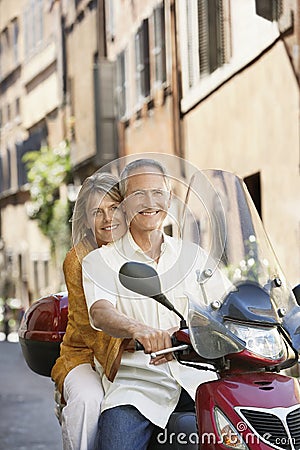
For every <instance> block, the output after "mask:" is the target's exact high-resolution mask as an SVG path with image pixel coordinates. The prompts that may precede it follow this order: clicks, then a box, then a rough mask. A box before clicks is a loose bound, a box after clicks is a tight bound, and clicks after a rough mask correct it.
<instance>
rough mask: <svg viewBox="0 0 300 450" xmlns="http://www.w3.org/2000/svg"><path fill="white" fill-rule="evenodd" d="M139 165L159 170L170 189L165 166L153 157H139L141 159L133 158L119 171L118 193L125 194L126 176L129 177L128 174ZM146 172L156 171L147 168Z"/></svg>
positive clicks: (139, 166)
mask: <svg viewBox="0 0 300 450" xmlns="http://www.w3.org/2000/svg"><path fill="white" fill-rule="evenodd" d="M141 167H150V168H152V169H156V170H158V171H159V172H161V174H162V175H163V177H164V180H165V183H166V187H167V189H168V190H170V189H171V187H170V181H169V179H168V176H167V171H166V168H165V167H164V166H163V165H162V164H161V163H160V162H159V161H157V160H155V159H150V158H141V159H135V160H134V161H131V162H130V163H128V164H127V166H125V167H124V169H123V170H122V172H121V175H120V182H119V189H120V193H121V195H122V196H123V197H124V196H125V194H126V191H127V182H128V178H129V177H130V175H131V174H132V173H133V172H135V171H136V169H139V168H141ZM140 173H143V172H140ZM146 173H157V172H156V171H155V172H153V171H151V170H149V171H147V172H146Z"/></svg>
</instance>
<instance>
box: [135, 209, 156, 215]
mask: <svg viewBox="0 0 300 450" xmlns="http://www.w3.org/2000/svg"><path fill="white" fill-rule="evenodd" d="M159 212H160V209H156V210H155V211H140V212H139V214H141V215H142V216H155V215H156V214H158V213H159Z"/></svg>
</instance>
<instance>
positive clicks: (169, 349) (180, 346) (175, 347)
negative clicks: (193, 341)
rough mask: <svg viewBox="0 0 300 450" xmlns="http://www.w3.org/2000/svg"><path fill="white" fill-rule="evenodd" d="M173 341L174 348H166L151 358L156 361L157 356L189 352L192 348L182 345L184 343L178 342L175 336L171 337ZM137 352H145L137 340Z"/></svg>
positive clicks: (152, 354)
mask: <svg viewBox="0 0 300 450" xmlns="http://www.w3.org/2000/svg"><path fill="white" fill-rule="evenodd" d="M171 340H172V344H173V347H169V348H164V349H163V350H159V351H157V352H153V353H151V354H150V356H151V358H152V359H154V358H156V357H157V356H161V355H165V354H166V353H171V352H175V351H183V350H187V349H188V348H189V347H190V345H188V344H182V343H180V342H178V341H177V339H176V338H175V337H174V336H172V337H171ZM176 344H177V345H176ZM135 350H136V351H140V350H145V349H144V346H143V345H142V344H141V343H140V342H139V341H137V340H136V341H135Z"/></svg>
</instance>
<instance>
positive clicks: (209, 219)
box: [183, 170, 299, 358]
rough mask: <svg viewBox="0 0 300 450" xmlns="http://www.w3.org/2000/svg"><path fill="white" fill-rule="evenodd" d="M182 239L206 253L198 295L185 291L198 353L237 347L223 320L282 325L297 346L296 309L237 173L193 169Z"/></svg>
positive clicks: (216, 354) (219, 353) (222, 352)
mask: <svg viewBox="0 0 300 450" xmlns="http://www.w3.org/2000/svg"><path fill="white" fill-rule="evenodd" d="M183 239H184V240H189V241H193V242H194V243H196V244H197V245H199V246H200V247H201V248H202V249H203V250H204V251H205V253H206V255H207V258H206V263H205V264H204V265H203V266H202V267H201V270H199V271H198V284H199V287H200V289H199V295H197V296H195V295H193V294H191V295H190V296H189V300H190V310H189V325H190V333H191V338H192V342H193V344H194V346H195V347H196V348H198V349H200V352H201V354H202V356H206V357H208V355H209V356H210V357H211V358H217V357H220V356H224V355H225V354H226V353H231V352H236V351H240V350H241V349H242V348H243V347H242V346H241V344H240V343H239V342H238V341H237V340H235V339H234V336H233V335H232V333H231V332H230V331H228V329H227V328H225V327H224V326H223V323H224V321H226V320H231V321H238V322H247V323H249V322H250V323H254V324H256V325H258V324H262V323H263V324H265V325H266V326H272V325H276V326H277V325H282V326H283V327H284V328H285V329H286V331H287V332H288V333H289V334H290V336H291V339H292V340H293V343H294V344H295V345H294V346H296V347H297V348H298V347H299V342H298V341H299V338H298V337H297V336H298V335H299V330H298V325H297V323H296V320H295V318H294V316H295V312H296V313H297V314H296V316H297V317H298V320H299V315H298V314H299V307H298V306H297V304H296V300H295V297H294V295H293V293H292V290H291V288H290V286H289V285H288V282H287V280H286V278H285V276H284V274H283V272H282V270H281V268H280V266H279V263H278V261H277V258H276V256H275V254H274V251H273V249H272V247H271V245H270V242H269V240H268V237H267V235H266V233H265V230H264V228H263V225H262V222H261V219H260V217H259V215H258V213H257V210H256V208H255V206H254V204H253V201H252V199H251V196H250V194H249V193H248V191H247V188H246V186H245V184H244V183H243V181H242V180H241V179H240V178H239V177H237V176H236V175H234V174H232V173H229V172H225V171H221V170H204V171H201V172H197V173H195V174H194V175H193V177H192V179H191V183H190V186H189V190H188V194H187V198H186V203H185V214H184V225H183ZM298 323H299V322H298ZM212 336H215V341H214V339H212ZM200 339H201V344H199V340H200Z"/></svg>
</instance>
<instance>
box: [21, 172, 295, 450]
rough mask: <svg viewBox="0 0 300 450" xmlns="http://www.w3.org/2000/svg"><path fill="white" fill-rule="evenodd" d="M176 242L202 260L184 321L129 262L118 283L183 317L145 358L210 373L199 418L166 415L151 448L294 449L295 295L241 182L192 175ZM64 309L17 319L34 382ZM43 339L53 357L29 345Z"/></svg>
mask: <svg viewBox="0 0 300 450" xmlns="http://www.w3.org/2000/svg"><path fill="white" fill-rule="evenodd" d="M181 237H182V241H183V245H184V242H185V241H188V242H192V243H194V245H196V246H199V247H201V248H202V249H203V250H204V251H205V253H206V255H207V258H206V260H205V263H204V264H203V265H202V266H197V265H195V266H193V265H191V267H189V268H188V269H189V270H191V271H193V272H194V276H195V278H196V280H197V283H198V288H199V289H198V292H197V294H195V293H194V292H193V293H190V292H188V291H187V292H186V296H187V297H188V300H189V313H188V316H187V317H183V316H182V314H181V313H180V312H179V311H177V310H175V309H174V306H173V305H172V303H171V302H170V301H168V299H167V292H164V286H162V285H161V281H160V278H159V277H158V275H157V274H156V273H155V271H154V269H153V268H151V267H150V266H146V265H142V264H140V263H135V262H128V263H126V264H125V265H124V266H123V267H122V268H121V270H120V274H119V277H120V281H121V283H122V284H123V285H124V286H125V287H126V288H127V289H130V290H132V291H134V292H137V293H139V294H141V295H143V296H146V297H149V301H153V300H151V298H152V299H154V300H155V301H158V302H160V303H161V304H163V305H164V306H165V307H167V308H168V309H169V310H170V314H174V313H176V314H177V315H178V316H179V317H180V329H179V330H178V331H177V332H176V333H174V335H173V337H172V339H173V346H172V348H169V349H164V350H161V351H160V352H157V353H156V354H153V355H152V357H155V356H157V355H159V354H163V353H166V352H173V354H174V356H175V357H176V358H177V359H178V361H179V362H180V363H181V364H185V365H190V366H192V367H194V368H197V369H199V370H210V371H213V372H214V373H216V374H217V378H218V379H216V380H214V381H211V382H206V383H204V384H200V385H199V387H198V389H197V394H196V400H195V406H196V413H193V412H191V413H178V414H177V415H176V414H173V415H172V416H171V420H170V426H169V427H168V428H167V429H166V430H159V431H158V432H157V434H156V435H154V437H153V440H152V442H151V449H159V448H161V449H162V448H164V449H165V450H166V449H177V448H178V449H179V448H185V449H189V450H190V449H196V448H201V449H203V450H212V449H228V448H229V449H230V448H232V449H239V450H246V449H250V450H252V449H253V450H257V449H262V450H267V449H271V448H275V449H279V450H280V449H285V450H297V449H300V390H299V383H298V379H297V377H290V376H287V375H286V370H287V369H289V368H293V367H297V364H298V352H299V349H300V307H299V306H298V304H297V299H296V296H297V297H298V301H299V287H297V288H295V290H294V293H293V291H292V289H291V288H290V286H289V284H288V282H287V280H286V278H285V276H284V274H283V272H282V270H281V268H280V266H279V263H278V261H277V258H276V256H275V254H274V251H273V249H272V247H271V245H270V243H269V240H268V238H267V235H266V233H265V231H264V228H263V226H262V223H261V220H260V218H259V216H258V214H257V211H256V209H255V207H254V205H253V202H252V200H251V197H250V195H249V194H248V192H247V189H246V186H245V185H244V183H243V182H242V180H241V179H240V178H239V177H237V176H236V175H234V174H231V173H229V172H224V171H220V170H208V171H201V172H200V171H196V172H195V173H194V174H193V175H192V177H191V181H190V183H189V187H188V192H187V195H186V199H185V207H184V213H183V219H182V226H181ZM220 279H222V281H224V282H222V283H220V282H219V281H220ZM165 294H166V295H165ZM65 302H66V296H65V295H64V294H58V295H54V296H49V297H46V298H44V299H41V301H39V302H37V304H35V305H33V306H32V307H31V308H30V309H29V310H28V311H27V312H26V314H25V316H24V318H23V323H22V324H21V327H20V331H19V337H20V342H21V345H22V350H23V353H24V356H25V359H26V360H27V362H28V364H29V366H30V367H31V368H32V369H33V370H34V371H36V372H37V373H40V374H43V375H48V376H49V375H50V371H51V367H52V365H53V361H55V359H56V356H55V355H57V356H58V351H59V343H60V342H61V340H62V336H63V333H64V330H65V325H66V314H65V313H66V303H65ZM49 304H50V305H51V306H49ZM45 310H46V311H47V313H48V314H45ZM171 311H172V312H171ZM49 315H50V317H51V319H50V320H49V317H48V316H49ZM37 328H38V331H39V333H35V332H36V329H37ZM45 330H46V331H45ZM44 338H45V339H44ZM43 339H44V341H47V342H48V343H49V345H48V347H49V348H48V350H49V351H50V354H51V353H52V356H51V358H49V354H48V352H45V351H42V347H44V346H43V344H42V343H41V346H40V345H39V344H37V342H36V341H37V340H40V341H42V340H43ZM44 341H43V342H44ZM54 353H55V355H54ZM280 372H282V373H280ZM195 417H196V422H197V429H198V433H195V426H194V422H195ZM179 422H180V425H178V424H179ZM149 448H150V447H149Z"/></svg>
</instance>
